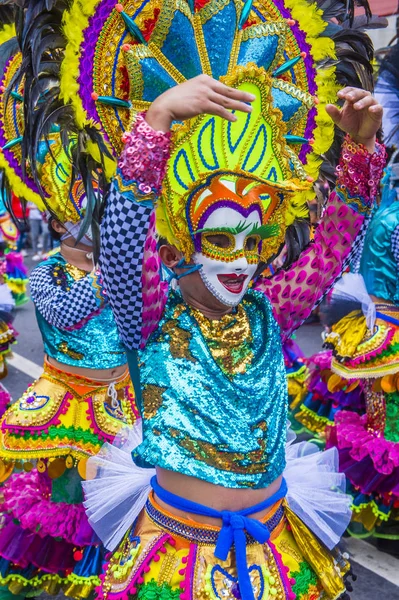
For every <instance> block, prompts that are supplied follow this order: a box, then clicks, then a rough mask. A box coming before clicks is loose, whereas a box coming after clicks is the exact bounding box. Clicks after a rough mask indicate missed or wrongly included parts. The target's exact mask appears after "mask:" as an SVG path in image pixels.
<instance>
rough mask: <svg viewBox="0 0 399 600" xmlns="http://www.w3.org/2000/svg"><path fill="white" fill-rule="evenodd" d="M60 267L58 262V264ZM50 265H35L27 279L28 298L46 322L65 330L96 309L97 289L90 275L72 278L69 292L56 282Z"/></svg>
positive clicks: (52, 265) (97, 304)
mask: <svg viewBox="0 0 399 600" xmlns="http://www.w3.org/2000/svg"><path fill="white" fill-rule="evenodd" d="M60 265H61V267H62V263H60ZM53 271H54V264H47V263H46V262H44V263H42V264H40V265H38V266H37V267H36V268H35V269H34V270H33V271H32V274H31V276H30V279H29V283H30V291H31V296H32V300H33V302H34V304H35V306H36V308H37V310H38V311H39V312H40V314H41V315H42V316H43V317H44V319H46V321H47V322H48V323H50V325H54V327H58V328H59V329H67V328H69V327H73V326H74V325H77V324H78V323H80V322H81V321H83V319H86V318H87V317H90V315H91V314H92V313H94V312H95V311H97V310H98V308H99V302H98V298H96V292H97V289H96V288H94V287H93V285H92V281H93V279H92V276H91V275H87V277H83V278H82V279H79V280H78V281H76V282H75V283H74V284H73V285H72V287H71V289H70V290H69V291H67V290H65V289H63V287H62V286H61V285H58V284H57V283H56V279H55V277H54V275H53Z"/></svg>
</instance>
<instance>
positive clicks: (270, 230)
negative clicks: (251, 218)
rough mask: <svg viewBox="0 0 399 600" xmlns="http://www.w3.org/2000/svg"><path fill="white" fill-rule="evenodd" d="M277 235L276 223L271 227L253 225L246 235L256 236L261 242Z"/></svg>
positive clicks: (278, 228) (277, 226)
mask: <svg viewBox="0 0 399 600" xmlns="http://www.w3.org/2000/svg"><path fill="white" fill-rule="evenodd" d="M279 233H280V225H277V223H273V225H267V224H266V225H257V224H254V225H253V226H252V229H251V231H250V232H249V233H248V235H258V236H259V237H260V239H261V240H266V239H267V238H271V237H275V236H276V235H278V234H279Z"/></svg>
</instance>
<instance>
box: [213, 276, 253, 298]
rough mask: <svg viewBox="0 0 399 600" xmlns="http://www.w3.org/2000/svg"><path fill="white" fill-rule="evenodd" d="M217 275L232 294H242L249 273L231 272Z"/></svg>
mask: <svg viewBox="0 0 399 600" xmlns="http://www.w3.org/2000/svg"><path fill="white" fill-rule="evenodd" d="M217 277H218V279H219V281H220V283H221V284H222V285H223V286H224V287H225V288H226V290H228V291H229V292H231V293H232V294H241V292H242V290H243V289H244V284H245V281H246V279H247V277H248V275H237V274H236V273H229V274H228V275H218V276H217Z"/></svg>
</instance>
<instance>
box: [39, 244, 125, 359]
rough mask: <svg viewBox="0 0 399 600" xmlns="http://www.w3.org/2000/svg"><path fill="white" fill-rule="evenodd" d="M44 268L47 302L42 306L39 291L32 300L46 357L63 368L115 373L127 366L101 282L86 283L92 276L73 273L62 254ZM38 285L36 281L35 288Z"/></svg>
mask: <svg viewBox="0 0 399 600" xmlns="http://www.w3.org/2000/svg"><path fill="white" fill-rule="evenodd" d="M44 265H45V267H46V269H47V273H46V280H45V284H46V287H45V290H44V291H45V294H43V296H45V302H44V303H43V302H41V296H40V295H39V291H38V293H37V295H36V294H33V293H32V297H33V300H34V302H35V306H36V317H37V322H38V325H39V329H40V333H41V335H42V338H43V344H44V350H45V352H46V354H47V355H48V356H51V357H52V358H54V359H56V360H58V361H59V362H61V363H63V364H66V365H70V366H76V367H82V368H85V369H112V368H114V367H118V366H120V365H124V364H126V354H125V350H124V347H123V345H122V342H121V341H120V338H119V334H118V330H117V327H116V323H115V319H114V316H113V314H112V310H111V307H110V305H109V303H108V302H104V297H103V291H102V288H101V284H100V281H99V280H97V281H94V280H93V281H92V280H90V282H85V280H86V279H89V278H90V276H88V275H85V276H84V277H82V272H79V271H77V270H76V269H71V268H70V267H71V265H68V263H67V262H66V261H65V260H64V259H63V258H62V256H61V254H57V255H55V256H54V257H52V258H50V259H49V260H48V261H46V263H44ZM50 278H51V280H50ZM39 283H40V281H39V279H37V278H36V280H35V286H36V287H38V285H39ZM81 283H82V284H83V285H80V284H81ZM86 283H87V285H85V284H86ZM76 284H78V285H77V288H79V289H77V288H76ZM42 291H43V290H42ZM75 291H76V293H75ZM32 292H33V290H32ZM78 308H79V311H78ZM85 309H86V310H85ZM71 311H75V312H76V314H72V313H71ZM69 313H71V314H69ZM68 315H69V317H68ZM64 321H65V322H64ZM74 322H76V324H75V323H74ZM67 324H68V327H67Z"/></svg>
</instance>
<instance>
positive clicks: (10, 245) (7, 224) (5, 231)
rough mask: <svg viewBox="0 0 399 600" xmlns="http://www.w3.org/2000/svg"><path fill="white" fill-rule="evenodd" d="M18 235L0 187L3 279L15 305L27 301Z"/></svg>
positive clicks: (26, 276) (25, 271)
mask: <svg viewBox="0 0 399 600" xmlns="http://www.w3.org/2000/svg"><path fill="white" fill-rule="evenodd" d="M0 188H1V175H0ZM20 235H21V234H20V233H19V231H18V229H17V227H16V225H15V223H14V222H13V220H12V218H11V216H10V214H9V213H8V211H7V209H6V207H5V205H4V202H3V201H2V198H1V189H0V254H1V255H2V256H3V257H4V258H5V264H6V271H5V274H4V280H5V282H6V284H7V285H8V287H9V288H10V290H11V292H12V295H13V298H14V301H15V306H16V307H18V306H23V305H24V304H26V303H27V302H29V298H28V296H27V295H26V289H27V286H28V271H27V269H26V266H25V264H24V259H23V256H22V254H21V253H20V252H17V251H16V249H17V243H18V240H19V237H20Z"/></svg>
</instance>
